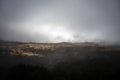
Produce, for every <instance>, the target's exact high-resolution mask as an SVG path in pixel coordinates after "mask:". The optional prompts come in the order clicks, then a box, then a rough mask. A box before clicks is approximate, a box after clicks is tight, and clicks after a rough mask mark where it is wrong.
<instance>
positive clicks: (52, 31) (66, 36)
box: [35, 24, 74, 42]
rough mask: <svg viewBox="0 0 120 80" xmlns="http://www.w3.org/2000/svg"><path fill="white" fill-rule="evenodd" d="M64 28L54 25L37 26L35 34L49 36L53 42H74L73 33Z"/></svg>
mask: <svg viewBox="0 0 120 80" xmlns="http://www.w3.org/2000/svg"><path fill="white" fill-rule="evenodd" d="M68 30H69V29H67V28H66V27H64V26H58V25H53V24H43V25H37V26H36V29H35V32H37V33H38V34H44V35H46V36H48V37H49V38H50V39H51V40H50V41H51V42H68V41H69V42H73V41H74V38H73V36H72V33H71V32H70V31H68Z"/></svg>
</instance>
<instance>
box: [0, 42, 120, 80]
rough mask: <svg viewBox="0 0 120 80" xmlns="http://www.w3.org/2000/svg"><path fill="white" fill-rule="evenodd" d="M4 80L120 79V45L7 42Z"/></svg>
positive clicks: (1, 52) (1, 63) (0, 72)
mask: <svg viewBox="0 0 120 80" xmlns="http://www.w3.org/2000/svg"><path fill="white" fill-rule="evenodd" d="M0 80H120V47H119V46H103V45H102V46H101V45H97V44H93V43H92V44H88V43H87V44H82V45H81V44H79V45H78V44H73V43H72V44H70V43H61V44H25V43H16V44H13V43H4V44H1V45H0Z"/></svg>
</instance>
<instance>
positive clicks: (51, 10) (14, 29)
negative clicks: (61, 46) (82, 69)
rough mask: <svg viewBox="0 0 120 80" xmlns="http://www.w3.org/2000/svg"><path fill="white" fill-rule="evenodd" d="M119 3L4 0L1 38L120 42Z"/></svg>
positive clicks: (0, 13)
mask: <svg viewBox="0 0 120 80" xmlns="http://www.w3.org/2000/svg"><path fill="white" fill-rule="evenodd" d="M119 3H120V1H119V0H1V1H0V39H3V40H14V41H27V42H62V41H70V42H84V41H108V42H120V38H119V34H120V31H119V30H120V17H119V14H120V6H119Z"/></svg>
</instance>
